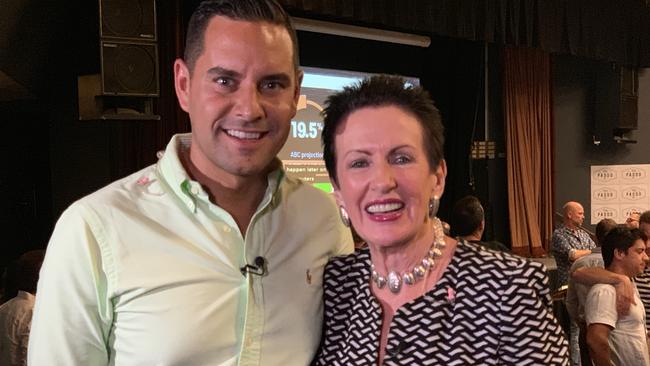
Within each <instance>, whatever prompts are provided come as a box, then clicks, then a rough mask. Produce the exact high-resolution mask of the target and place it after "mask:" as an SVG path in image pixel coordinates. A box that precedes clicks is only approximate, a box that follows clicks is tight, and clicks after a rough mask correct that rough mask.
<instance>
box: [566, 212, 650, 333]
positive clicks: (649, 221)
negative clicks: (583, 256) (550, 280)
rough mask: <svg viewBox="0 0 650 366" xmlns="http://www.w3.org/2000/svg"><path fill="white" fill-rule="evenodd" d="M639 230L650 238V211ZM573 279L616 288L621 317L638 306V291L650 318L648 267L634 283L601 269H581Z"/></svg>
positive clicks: (640, 219) (644, 217) (645, 215)
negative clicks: (636, 300)
mask: <svg viewBox="0 0 650 366" xmlns="http://www.w3.org/2000/svg"><path fill="white" fill-rule="evenodd" d="M639 230H640V231H641V232H642V233H643V234H644V235H645V236H646V238H650V236H649V235H650V211H645V212H643V213H642V214H641V215H640V217H639ZM646 244H647V245H648V249H647V250H646V254H649V253H650V241H648V242H647V243H646ZM649 255H650V254H649ZM571 277H572V278H573V279H574V280H575V281H576V282H577V283H581V284H584V285H587V286H592V285H595V284H598V283H601V284H610V285H613V286H615V288H616V294H617V302H616V305H617V308H618V312H619V314H620V315H625V314H627V313H628V311H629V308H630V306H631V305H634V304H636V302H635V300H634V294H635V293H636V291H637V290H638V293H639V297H640V298H641V302H642V303H643V306H644V308H645V312H646V318H647V317H648V316H650V268H648V267H646V269H645V271H643V273H642V274H640V275H638V276H636V278H635V279H634V283H633V282H631V281H630V278H629V277H627V276H621V275H619V274H617V273H613V272H611V271H607V270H605V269H601V268H580V269H578V270H576V271H575V272H573V273H572V275H571ZM635 284H636V286H635ZM646 327H647V330H648V332H650V324H646Z"/></svg>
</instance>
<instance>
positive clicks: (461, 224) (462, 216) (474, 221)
mask: <svg viewBox="0 0 650 366" xmlns="http://www.w3.org/2000/svg"><path fill="white" fill-rule="evenodd" d="M484 218H485V213H484V212H483V206H481V201H479V199H478V198H476V197H474V196H465V197H463V198H461V199H459V200H458V201H457V202H456V203H455V204H454V208H453V209H452V211H451V222H450V223H451V232H452V233H453V236H467V235H470V234H472V233H474V232H475V231H476V230H477V229H478V228H479V226H481V222H482V221H483V219H484Z"/></svg>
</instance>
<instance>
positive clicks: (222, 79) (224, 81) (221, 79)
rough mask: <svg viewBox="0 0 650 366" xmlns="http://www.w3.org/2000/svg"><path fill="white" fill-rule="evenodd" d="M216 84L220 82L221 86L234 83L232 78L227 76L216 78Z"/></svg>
mask: <svg viewBox="0 0 650 366" xmlns="http://www.w3.org/2000/svg"><path fill="white" fill-rule="evenodd" d="M214 83H215V84H219V85H221V86H230V85H232V84H233V81H232V79H230V78H226V77H217V78H215V79H214Z"/></svg>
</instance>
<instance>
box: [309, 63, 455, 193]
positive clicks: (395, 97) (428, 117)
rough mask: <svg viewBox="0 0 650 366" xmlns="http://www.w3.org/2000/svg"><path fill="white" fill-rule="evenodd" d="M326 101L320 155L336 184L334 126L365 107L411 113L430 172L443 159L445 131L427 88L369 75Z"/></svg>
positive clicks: (335, 127)
mask: <svg viewBox="0 0 650 366" xmlns="http://www.w3.org/2000/svg"><path fill="white" fill-rule="evenodd" d="M325 104H326V107H325V109H324V110H323V116H324V119H323V121H324V128H323V134H322V141H323V150H324V151H323V155H324V160H325V167H327V171H328V173H329V175H330V177H331V178H332V180H333V181H334V183H336V184H338V180H337V177H336V146H335V142H334V140H335V136H336V129H337V128H338V126H339V125H340V124H341V123H342V122H343V121H344V120H345V119H346V118H347V117H348V116H349V115H350V114H352V113H353V112H355V111H357V110H359V109H362V108H365V107H386V106H395V107H399V108H401V109H402V110H404V111H405V112H406V113H409V114H412V115H413V116H415V119H416V120H417V121H418V123H419V124H420V126H421V127H422V141H423V145H424V149H425V153H426V155H427V160H428V162H429V167H430V168H431V171H433V170H434V169H436V168H437V167H438V164H439V163H440V160H442V158H443V145H444V130H443V127H442V122H441V121H440V113H439V112H438V109H437V108H436V106H435V105H434V104H433V101H432V100H431V97H430V96H429V93H428V92H427V91H426V90H424V89H422V88H421V87H419V86H413V85H410V84H406V80H404V78H401V77H398V76H389V75H376V76H372V77H370V78H366V79H364V80H362V81H360V82H358V83H356V84H354V85H352V86H346V87H345V88H343V90H342V91H340V92H338V93H335V94H332V95H331V96H329V97H328V98H327V100H326V101H325Z"/></svg>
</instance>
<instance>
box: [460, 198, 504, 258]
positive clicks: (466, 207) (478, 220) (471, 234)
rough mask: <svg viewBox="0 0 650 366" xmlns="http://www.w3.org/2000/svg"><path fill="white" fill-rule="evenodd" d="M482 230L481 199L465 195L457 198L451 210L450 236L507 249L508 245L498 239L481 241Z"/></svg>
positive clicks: (483, 221) (502, 249)
mask: <svg viewBox="0 0 650 366" xmlns="http://www.w3.org/2000/svg"><path fill="white" fill-rule="evenodd" d="M484 231H485V212H484V210H483V206H482V205H481V201H479V199H478V198H476V197H474V196H465V197H463V198H461V199H459V200H458V201H457V202H456V203H455V204H454V208H453V209H452V211H451V233H452V236H457V237H460V238H461V239H464V240H467V241H468V242H470V243H475V244H479V245H482V246H484V247H486V248H488V249H493V250H501V251H506V252H508V251H509V250H508V247H506V246H505V245H504V244H503V243H500V242H498V241H495V240H493V241H482V240H481V238H482V237H483V232H484Z"/></svg>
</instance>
